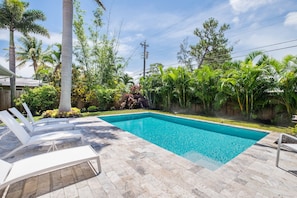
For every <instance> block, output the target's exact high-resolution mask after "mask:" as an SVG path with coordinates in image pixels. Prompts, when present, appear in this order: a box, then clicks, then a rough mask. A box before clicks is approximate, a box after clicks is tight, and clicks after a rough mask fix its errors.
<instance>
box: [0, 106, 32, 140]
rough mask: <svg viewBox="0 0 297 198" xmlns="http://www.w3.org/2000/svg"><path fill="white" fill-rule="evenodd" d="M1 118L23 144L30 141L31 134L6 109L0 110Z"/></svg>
mask: <svg viewBox="0 0 297 198" xmlns="http://www.w3.org/2000/svg"><path fill="white" fill-rule="evenodd" d="M0 120H1V121H2V122H3V123H4V124H5V125H6V126H7V127H8V128H9V129H10V130H11V131H12V132H13V133H14V134H15V135H16V136H17V138H18V139H19V140H20V141H21V142H22V144H26V143H27V142H28V140H29V139H30V135H29V134H28V133H27V131H26V130H25V129H24V128H23V127H22V126H21V125H20V123H18V122H17V121H16V120H15V119H14V118H13V117H12V115H11V114H9V113H8V112H7V111H6V110H4V111H0Z"/></svg>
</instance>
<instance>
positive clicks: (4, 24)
mask: <svg viewBox="0 0 297 198" xmlns="http://www.w3.org/2000/svg"><path fill="white" fill-rule="evenodd" d="M28 6H29V3H26V2H22V1H20V0H4V1H3V2H2V4H0V13H1V14H0V29H8V30H9V35H10V36H9V69H10V71H12V72H14V73H15V67H16V65H15V44H14V32H15V31H18V32H21V33H23V34H25V35H27V34H28V33H30V32H32V33H35V34H41V35H44V36H48V37H49V34H48V31H47V30H46V29H45V28H44V27H42V26H41V25H38V24H37V23H36V21H37V20H41V21H44V20H45V15H44V14H43V13H42V12H41V11H39V10H27V8H28ZM10 87H11V106H14V98H15V95H16V84H15V77H12V78H11V79H10Z"/></svg>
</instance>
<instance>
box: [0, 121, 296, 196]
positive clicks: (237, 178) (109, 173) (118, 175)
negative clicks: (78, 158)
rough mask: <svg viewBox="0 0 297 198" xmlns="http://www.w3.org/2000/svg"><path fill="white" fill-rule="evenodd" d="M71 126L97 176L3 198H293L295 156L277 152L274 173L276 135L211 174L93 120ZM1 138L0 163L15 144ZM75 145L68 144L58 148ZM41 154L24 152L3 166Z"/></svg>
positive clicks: (73, 170)
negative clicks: (90, 153) (95, 158)
mask: <svg viewBox="0 0 297 198" xmlns="http://www.w3.org/2000/svg"><path fill="white" fill-rule="evenodd" d="M71 122H73V123H75V124H76V126H77V128H79V129H81V130H82V132H83V134H84V136H85V143H86V144H91V145H92V146H93V147H94V149H95V150H96V151H97V152H98V153H99V155H100V157H101V165H102V173H101V174H99V175H97V176H96V175H94V173H93V171H92V169H91V168H90V167H89V165H88V164H87V163H83V164H79V165H76V166H73V167H69V168H65V169H62V170H57V171H54V172H51V173H46V174H42V175H39V176H36V177H32V178H28V179H26V180H23V181H20V182H17V183H15V184H12V185H11V186H10V187H9V189H8V192H7V195H6V197H44V198H47V197H73V198H74V197H112V198H114V197H116V198H117V197H129V198H130V197H139V198H140V197H296V192H297V191H296V189H297V182H296V181H297V175H296V173H297V153H293V152H286V151H282V152H281V159H280V167H281V168H277V167H275V158H276V145H275V144H274V143H273V142H274V141H275V140H276V139H277V138H278V134H277V133H270V134H268V135H267V136H266V137H265V138H263V139H262V140H260V141H259V142H258V143H257V144H255V145H253V146H252V147H250V148H248V149H247V150H246V151H245V152H243V153H242V154H240V155H239V156H237V157H236V158H235V159H233V160H232V161H230V162H228V163H227V164H225V165H224V166H222V167H220V168H219V169H217V170H215V171H210V170H208V169H206V168H203V167H200V166H198V165H196V164H194V163H192V162H190V161H188V160H186V159H184V158H182V157H180V156H177V155H175V154H173V153H171V152H169V151H166V150H164V149H162V148H160V147H158V146H156V145H154V144H151V143H149V142H147V141H145V140H143V139H141V138H138V137H136V136H134V135H132V134H130V133H128V132H124V131H122V130H120V129H118V128H116V127H113V126H111V125H110V124H108V123H106V122H104V121H102V120H100V119H98V118H97V117H84V118H76V119H73V120H72V121H71ZM2 134H3V133H2ZM0 135H1V132H0ZM0 137H1V139H0V157H1V156H3V155H4V154H5V152H8V151H9V149H11V148H13V146H15V145H17V144H18V141H17V140H16V138H15V137H13V135H12V134H7V135H5V136H0ZM8 142H9V144H8ZM79 144H80V142H79V141H77V142H73V141H67V142H66V143H63V144H61V145H58V147H59V148H60V149H63V148H67V147H74V146H78V145H79ZM46 150H47V148H46V147H42V146H33V147H29V148H27V149H23V150H22V151H20V152H18V153H16V155H15V156H14V157H13V158H9V159H7V161H10V162H13V161H15V160H18V159H20V158H24V157H28V156H30V155H35V154H39V153H43V152H46ZM93 163H94V162H93ZM294 173H295V174H294ZM2 194H3V190H1V191H0V195H2Z"/></svg>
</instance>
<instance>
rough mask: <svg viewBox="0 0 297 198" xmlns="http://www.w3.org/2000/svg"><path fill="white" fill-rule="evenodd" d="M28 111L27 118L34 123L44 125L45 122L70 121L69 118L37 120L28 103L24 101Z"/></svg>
mask: <svg viewBox="0 0 297 198" xmlns="http://www.w3.org/2000/svg"><path fill="white" fill-rule="evenodd" d="M22 105H23V107H24V109H25V111H26V113H27V120H28V121H29V122H30V123H31V124H32V125H44V124H56V123H69V121H70V119H69V118H43V119H41V120H38V121H35V120H34V118H33V115H32V112H31V110H30V108H29V107H28V105H27V103H25V102H24V103H22Z"/></svg>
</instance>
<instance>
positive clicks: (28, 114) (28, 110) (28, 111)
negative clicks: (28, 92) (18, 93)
mask: <svg viewBox="0 0 297 198" xmlns="http://www.w3.org/2000/svg"><path fill="white" fill-rule="evenodd" d="M22 104H23V107H24V109H25V111H26V113H27V119H29V122H31V123H34V118H33V115H32V113H31V110H30V109H29V107H28V105H27V103H25V102H23V103H22Z"/></svg>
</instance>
